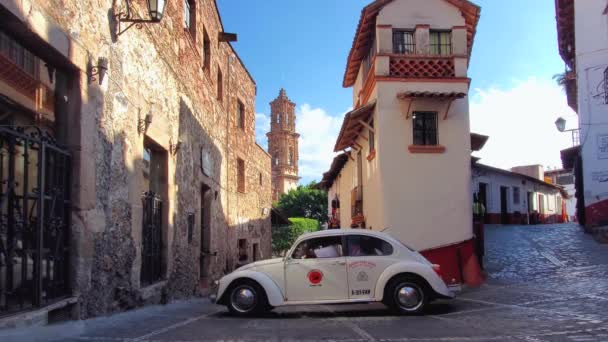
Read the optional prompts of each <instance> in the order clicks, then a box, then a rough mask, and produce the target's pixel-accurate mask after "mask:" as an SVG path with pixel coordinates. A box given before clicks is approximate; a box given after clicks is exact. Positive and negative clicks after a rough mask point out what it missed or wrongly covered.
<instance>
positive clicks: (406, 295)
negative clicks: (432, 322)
mask: <svg viewBox="0 0 608 342" xmlns="http://www.w3.org/2000/svg"><path fill="white" fill-rule="evenodd" d="M425 287H426V286H425V284H423V283H422V282H421V281H420V280H418V279H415V278H412V277H400V278H397V279H395V280H393V281H392V282H391V283H390V284H389V286H387V290H386V292H385V294H384V296H385V297H384V298H385V304H387V305H388V306H389V307H390V308H392V309H393V310H394V311H396V312H397V313H399V314H420V313H422V312H423V311H424V310H425V309H426V306H427V304H428V303H429V297H428V294H427V291H425Z"/></svg>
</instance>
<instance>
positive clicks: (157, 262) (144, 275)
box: [140, 192, 163, 286]
mask: <svg viewBox="0 0 608 342" xmlns="http://www.w3.org/2000/svg"><path fill="white" fill-rule="evenodd" d="M142 204H143V205H142V209H143V220H142V223H143V227H142V230H143V234H142V240H143V241H142V252H141V254H142V262H141V274H140V280H141V284H142V285H144V286H146V285H150V284H153V283H155V282H157V281H159V280H161V279H162V250H163V245H162V209H163V202H162V200H161V198H160V196H158V195H157V194H155V193H154V192H145V193H144V194H143V196H142Z"/></svg>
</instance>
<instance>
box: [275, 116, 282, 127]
mask: <svg viewBox="0 0 608 342" xmlns="http://www.w3.org/2000/svg"><path fill="white" fill-rule="evenodd" d="M274 118H275V120H276V123H277V125H278V124H280V123H281V114H276V115H275V117H274Z"/></svg>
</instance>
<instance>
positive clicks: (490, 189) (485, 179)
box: [471, 163, 565, 224]
mask: <svg viewBox="0 0 608 342" xmlns="http://www.w3.org/2000/svg"><path fill="white" fill-rule="evenodd" d="M516 170H519V171H523V172H524V173H519V172H518V171H516ZM533 170H536V171H533ZM527 171H532V172H527ZM471 173H472V177H473V178H472V191H473V193H474V194H477V196H478V199H479V201H480V202H481V203H482V204H483V205H484V207H485V208H486V216H485V223H491V224H535V223H557V222H562V221H563V220H564V216H563V209H564V208H563V194H562V193H564V194H565V192H563V189H562V188H561V187H559V186H557V185H554V184H551V183H547V182H545V181H544V180H543V178H544V173H543V170H542V166H540V165H534V166H527V167H525V168H514V169H513V170H512V171H507V170H503V169H499V168H496V167H492V166H488V165H483V164H480V163H475V164H473V166H472V172H471ZM532 174H533V175H535V176H532Z"/></svg>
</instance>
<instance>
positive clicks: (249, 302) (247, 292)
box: [232, 287, 256, 312]
mask: <svg viewBox="0 0 608 342" xmlns="http://www.w3.org/2000/svg"><path fill="white" fill-rule="evenodd" d="M255 302H256V298H255V292H254V291H253V290H252V289H251V288H249V287H238V288H236V289H235V290H234V291H233V292H232V305H233V306H234V308H235V309H236V310H238V311H240V312H247V311H250V310H251V309H252V308H253V307H254V306H255Z"/></svg>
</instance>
